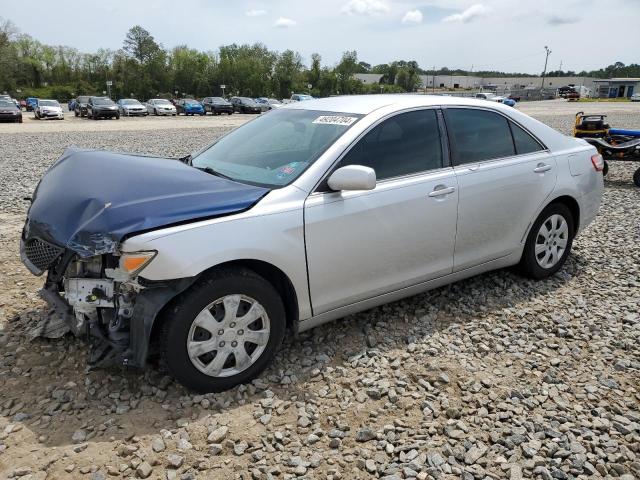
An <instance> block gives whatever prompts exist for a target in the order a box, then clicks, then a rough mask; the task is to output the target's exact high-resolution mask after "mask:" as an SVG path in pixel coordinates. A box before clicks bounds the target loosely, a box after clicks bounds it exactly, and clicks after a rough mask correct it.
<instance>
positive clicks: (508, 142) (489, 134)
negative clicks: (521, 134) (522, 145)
mask: <svg viewBox="0 0 640 480" xmlns="http://www.w3.org/2000/svg"><path fill="white" fill-rule="evenodd" d="M445 115H446V120H447V131H448V132H449V141H450V142H451V150H452V151H453V153H454V157H455V163H456V165H463V164H465V163H476V162H482V161H484V160H491V159H492V158H501V157H510V156H513V155H515V149H514V147H513V139H512V138H511V131H510V130H509V124H508V123H507V119H506V118H504V117H503V116H502V115H498V114H497V113H493V112H488V111H486V110H475V109H464V108H449V109H447V110H446V111H445Z"/></svg>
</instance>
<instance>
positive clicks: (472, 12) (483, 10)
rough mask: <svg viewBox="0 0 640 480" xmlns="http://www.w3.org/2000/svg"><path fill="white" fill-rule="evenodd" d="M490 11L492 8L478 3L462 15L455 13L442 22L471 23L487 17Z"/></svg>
mask: <svg viewBox="0 0 640 480" xmlns="http://www.w3.org/2000/svg"><path fill="white" fill-rule="evenodd" d="M490 11H491V8H489V7H487V6H485V5H482V4H481V3H478V4H476V5H471V6H470V7H469V8H467V9H466V10H464V11H463V12H462V13H454V14H453V15H449V16H448V17H445V18H443V19H442V21H443V22H451V23H456V22H459V23H469V22H472V21H474V20H476V19H478V18H481V17H486V16H487V15H488V14H489V12H490Z"/></svg>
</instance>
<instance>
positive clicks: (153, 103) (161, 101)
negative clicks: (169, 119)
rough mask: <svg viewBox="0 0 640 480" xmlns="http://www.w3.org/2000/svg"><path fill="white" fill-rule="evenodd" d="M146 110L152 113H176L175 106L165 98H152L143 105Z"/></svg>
mask: <svg viewBox="0 0 640 480" xmlns="http://www.w3.org/2000/svg"><path fill="white" fill-rule="evenodd" d="M145 106H146V107H147V112H149V114H154V115H177V111H176V107H175V106H174V105H173V103H171V102H170V101H169V100H167V99H165V98H152V99H151V100H147V103H146V105H145Z"/></svg>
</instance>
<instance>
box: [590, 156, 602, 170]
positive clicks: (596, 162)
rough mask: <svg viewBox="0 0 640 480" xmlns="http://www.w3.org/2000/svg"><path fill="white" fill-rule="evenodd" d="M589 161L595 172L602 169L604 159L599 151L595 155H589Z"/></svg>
mask: <svg viewBox="0 0 640 480" xmlns="http://www.w3.org/2000/svg"><path fill="white" fill-rule="evenodd" d="M591 163H592V164H593V168H595V169H596V172H601V171H602V170H604V159H603V158H602V155H600V154H599V153H597V154H596V155H591Z"/></svg>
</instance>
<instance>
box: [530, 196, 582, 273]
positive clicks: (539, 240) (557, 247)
mask: <svg viewBox="0 0 640 480" xmlns="http://www.w3.org/2000/svg"><path fill="white" fill-rule="evenodd" d="M574 225H575V222H574V219H573V215H572V214H571V211H570V210H569V208H568V207H567V206H566V205H564V204H562V203H552V204H551V205H549V206H547V208H545V209H544V210H543V211H542V213H541V214H540V216H539V217H538V219H537V220H536V221H535V223H534V224H533V226H532V227H531V231H530V232H529V236H528V237H527V243H526V244H525V247H524V251H523V253H522V259H521V260H520V270H521V271H522V272H523V273H524V274H525V275H527V276H528V277H531V278H534V279H536V280H541V279H543V278H547V277H550V276H551V275H553V274H554V273H556V272H557V271H558V270H560V268H562V265H564V262H565V261H566V260H567V257H568V255H569V252H570V251H571V246H572V244H573V236H574Z"/></svg>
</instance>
